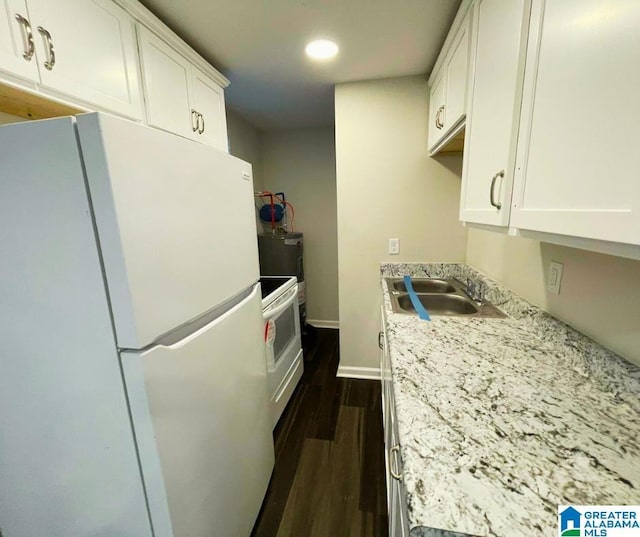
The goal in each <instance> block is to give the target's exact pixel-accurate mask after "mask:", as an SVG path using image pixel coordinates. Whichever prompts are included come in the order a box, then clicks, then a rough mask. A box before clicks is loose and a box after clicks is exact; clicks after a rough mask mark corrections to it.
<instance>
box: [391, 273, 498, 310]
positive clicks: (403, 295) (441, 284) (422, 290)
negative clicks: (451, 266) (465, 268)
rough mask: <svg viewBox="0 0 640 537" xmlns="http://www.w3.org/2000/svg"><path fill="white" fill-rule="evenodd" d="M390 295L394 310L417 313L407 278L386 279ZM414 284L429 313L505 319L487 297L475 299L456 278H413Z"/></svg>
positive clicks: (412, 282) (412, 283) (421, 301)
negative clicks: (405, 281)
mask: <svg viewBox="0 0 640 537" xmlns="http://www.w3.org/2000/svg"><path fill="white" fill-rule="evenodd" d="M387 285H388V288H389V292H390V294H391V306H392V308H393V311H394V312H395V313H407V314H412V315H415V314H416V310H415V308H414V307H413V304H412V303H411V298H410V296H409V293H408V292H407V290H406V287H405V285H404V281H403V280H402V279H400V278H387ZM411 285H412V287H413V290H414V291H415V293H416V296H417V297H418V300H419V301H420V303H421V304H422V305H423V306H424V307H425V309H426V310H427V311H428V312H429V315H432V316H438V315H449V316H451V315H459V316H464V317H481V318H503V317H506V315H505V314H504V313H502V312H501V311H500V310H499V309H498V308H496V307H495V306H494V305H493V304H491V303H490V302H488V301H486V300H482V301H475V300H472V299H471V298H470V297H469V295H467V293H466V292H465V285H464V284H462V283H461V282H459V281H458V280H455V279H453V278H452V279H446V280H445V279H440V278H412V279H411Z"/></svg>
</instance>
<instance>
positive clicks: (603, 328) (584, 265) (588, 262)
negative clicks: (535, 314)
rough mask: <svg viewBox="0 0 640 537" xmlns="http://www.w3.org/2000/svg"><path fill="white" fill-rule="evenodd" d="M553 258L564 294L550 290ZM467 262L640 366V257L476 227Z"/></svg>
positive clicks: (472, 235) (470, 239)
mask: <svg viewBox="0 0 640 537" xmlns="http://www.w3.org/2000/svg"><path fill="white" fill-rule="evenodd" d="M551 261H558V262H560V263H563V265H564V266H563V273H562V285H561V288H560V294H559V295H554V294H550V293H547V291H546V278H547V271H548V266H549V263H550V262H551ZM467 262H468V263H469V264H470V265H472V266H474V267H476V268H478V269H480V270H481V271H483V272H485V273H487V274H489V275H490V276H492V277H494V278H495V279H496V280H498V281H500V282H502V283H504V284H505V285H506V286H507V287H508V288H510V289H511V290H513V291H515V292H516V293H518V294H520V295H522V296H523V297H524V298H526V299H527V300H529V301H530V302H533V303H534V304H537V305H538V306H540V307H541V308H543V309H545V310H547V311H548V312H550V313H551V314H552V315H554V316H556V317H558V318H559V319H561V320H563V321H564V322H566V323H567V324H569V325H571V326H573V327H574V328H576V329H577V330H579V331H580V332H583V333H584V334H586V335H588V336H590V337H591V338H593V339H595V340H596V341H598V342H599V343H601V344H602V345H604V346H605V347H607V348H609V349H611V350H612V351H614V352H616V353H618V354H620V355H621V356H624V357H625V358H627V359H629V360H631V361H633V362H635V363H636V364H638V365H640V261H633V260H630V259H624V258H621V257H614V256H610V255H604V254H597V253H594V252H588V251H586V250H577V249H574V248H566V247H564V246H558V245H555V244H547V243H541V242H538V241H534V240H530V239H523V238H520V237H508V236H506V235H501V234H498V233H492V232H488V231H480V230H474V229H470V230H469V241H468V246H467Z"/></svg>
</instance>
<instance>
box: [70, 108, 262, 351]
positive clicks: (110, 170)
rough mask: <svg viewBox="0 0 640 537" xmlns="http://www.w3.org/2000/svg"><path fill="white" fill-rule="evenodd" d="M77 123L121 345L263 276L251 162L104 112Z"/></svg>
mask: <svg viewBox="0 0 640 537" xmlns="http://www.w3.org/2000/svg"><path fill="white" fill-rule="evenodd" d="M77 124H78V132H79V139H80V146H81V148H82V154H83V158H84V163H85V168H86V174H87V182H88V185H89V191H90V194H91V201H92V205H93V211H94V214H95V220H96V227H97V231H98V236H99V241H100V247H101V250H102V257H103V262H104V269H105V274H106V280H107V286H108V288H109V295H110V299H111V306H112V309H113V317H114V323H115V328H116V337H117V341H118V346H119V347H120V348H126V349H142V348H143V347H145V346H148V345H149V344H151V343H152V342H154V341H156V340H157V339H158V338H159V337H160V336H162V335H163V334H165V333H167V332H169V331H171V330H173V329H175V328H176V327H178V326H180V325H183V324H185V323H188V322H190V321H191V320H193V319H194V318H196V317H198V316H200V315H202V314H204V313H206V312H207V311H209V310H210V309H212V308H213V307H215V306H216V305H218V304H221V303H222V302H224V301H225V300H227V299H229V298H230V297H232V296H234V295H236V294H237V293H239V292H241V291H242V290H243V289H246V288H247V287H250V286H251V285H253V284H254V283H255V282H256V281H258V278H259V270H258V254H257V248H256V227H255V226H256V224H255V216H254V203H253V181H252V176H251V165H250V164H248V163H246V162H243V161H241V160H239V159H237V158H235V157H232V156H230V155H228V154H227V153H224V152H222V151H219V150H217V149H214V148H211V147H209V146H206V145H203V144H199V143H197V142H193V141H190V140H186V139H184V138H181V137H179V136H176V135H173V134H170V133H166V132H162V131H159V130H156V129H152V128H149V127H145V126H143V125H139V124H136V123H132V122H129V121H126V120H123V119H119V118H115V117H111V116H107V115H104V114H86V115H81V116H79V117H78V119H77Z"/></svg>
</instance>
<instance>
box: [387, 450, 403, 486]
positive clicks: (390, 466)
mask: <svg viewBox="0 0 640 537" xmlns="http://www.w3.org/2000/svg"><path fill="white" fill-rule="evenodd" d="M399 453H400V446H399V445H395V446H393V447H392V448H391V460H390V461H389V473H390V474H391V477H393V478H394V479H397V480H398V481H402V474H401V473H399V472H394V471H393V461H394V460H395V461H397V460H398V456H399ZM394 454H395V455H396V456H395V457H394V456H393V455H394Z"/></svg>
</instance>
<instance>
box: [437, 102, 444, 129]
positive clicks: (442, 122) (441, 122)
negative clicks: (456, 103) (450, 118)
mask: <svg viewBox="0 0 640 537" xmlns="http://www.w3.org/2000/svg"><path fill="white" fill-rule="evenodd" d="M440 109H441V110H442V114H441V115H440V116H439V118H440V126H439V127H438V128H439V129H441V128H442V127H444V121H443V120H442V116H443V115H444V104H443V105H442V106H441V107H440Z"/></svg>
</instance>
